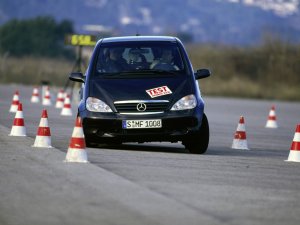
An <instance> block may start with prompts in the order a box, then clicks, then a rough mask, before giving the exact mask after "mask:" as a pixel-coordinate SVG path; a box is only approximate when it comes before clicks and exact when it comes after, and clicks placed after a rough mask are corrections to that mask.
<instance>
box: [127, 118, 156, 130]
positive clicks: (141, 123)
mask: <svg viewBox="0 0 300 225" xmlns="http://www.w3.org/2000/svg"><path fill="white" fill-rule="evenodd" d="M161 127H162V123H161V119H157V120H123V121H122V128H123V129H140V128H144V129H145V128H146V129H147V128H161Z"/></svg>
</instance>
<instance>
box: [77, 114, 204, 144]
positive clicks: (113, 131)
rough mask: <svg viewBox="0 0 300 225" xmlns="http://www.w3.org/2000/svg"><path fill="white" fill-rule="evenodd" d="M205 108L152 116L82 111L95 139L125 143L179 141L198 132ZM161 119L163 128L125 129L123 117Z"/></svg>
mask: <svg viewBox="0 0 300 225" xmlns="http://www.w3.org/2000/svg"><path fill="white" fill-rule="evenodd" d="M202 115H203V110H201V109H197V108H196V109H193V110H185V111H180V112H168V113H166V112H165V113H161V114H152V115H122V114H118V113H95V112H89V111H87V110H85V111H82V112H81V113H80V117H81V118H82V121H83V122H82V124H83V130H84V133H85V136H86V137H88V138H89V139H90V140H94V141H99V142H101V141H104V142H106V141H109V140H113V139H117V140H119V141H122V142H150V141H170V142H177V141H182V139H183V138H184V137H185V136H186V135H189V134H190V133H192V132H194V131H197V130H198V129H199V128H200V126H201V121H202ZM144 119H145V120H146V119H161V120H162V127H161V128H149V129H123V128H122V121H123V120H144Z"/></svg>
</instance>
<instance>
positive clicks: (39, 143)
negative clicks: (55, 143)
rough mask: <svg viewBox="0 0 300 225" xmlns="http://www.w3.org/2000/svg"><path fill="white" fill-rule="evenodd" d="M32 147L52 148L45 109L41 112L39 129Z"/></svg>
mask: <svg viewBox="0 0 300 225" xmlns="http://www.w3.org/2000/svg"><path fill="white" fill-rule="evenodd" d="M32 147H40V148H52V146H51V133H50V128H49V125H48V114H47V110H46V109H44V110H43V112H42V117H41V120H40V124H39V128H38V130H37V135H36V138H35V141H34V144H33V146H32Z"/></svg>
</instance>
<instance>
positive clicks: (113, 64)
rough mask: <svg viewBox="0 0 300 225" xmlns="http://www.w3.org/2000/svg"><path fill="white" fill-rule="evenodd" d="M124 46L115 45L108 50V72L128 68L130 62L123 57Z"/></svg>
mask: <svg viewBox="0 0 300 225" xmlns="http://www.w3.org/2000/svg"><path fill="white" fill-rule="evenodd" d="M123 52H124V48H120V47H114V48H111V49H109V50H108V58H107V59H106V66H105V68H106V71H107V72H121V71H126V70H128V68H129V67H128V64H127V62H126V60H125V59H124V58H123Z"/></svg>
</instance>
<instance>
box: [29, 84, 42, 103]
mask: <svg viewBox="0 0 300 225" xmlns="http://www.w3.org/2000/svg"><path fill="white" fill-rule="evenodd" d="M30 101H31V102H32V103H38V102H40V95H39V89H38V88H37V87H35V88H33V92H32V95H31V100H30Z"/></svg>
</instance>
